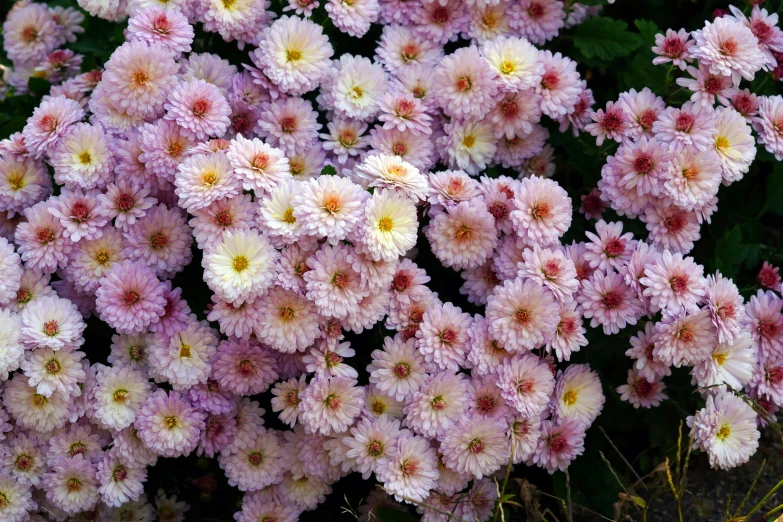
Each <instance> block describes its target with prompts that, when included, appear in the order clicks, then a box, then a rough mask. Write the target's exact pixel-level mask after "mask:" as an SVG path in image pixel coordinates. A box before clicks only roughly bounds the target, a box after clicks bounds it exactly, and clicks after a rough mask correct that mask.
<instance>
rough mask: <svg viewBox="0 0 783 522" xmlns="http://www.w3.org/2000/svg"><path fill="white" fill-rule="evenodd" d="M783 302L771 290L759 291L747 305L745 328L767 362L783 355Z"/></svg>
mask: <svg viewBox="0 0 783 522" xmlns="http://www.w3.org/2000/svg"><path fill="white" fill-rule="evenodd" d="M782 308H783V300H781V299H780V298H779V297H778V296H777V295H776V294H775V293H774V292H772V291H771V290H759V291H758V292H757V293H756V295H754V296H752V297H751V298H750V300H749V301H748V303H747V305H745V320H744V321H743V324H742V326H743V328H744V329H746V330H748V331H750V333H751V335H752V336H753V342H754V345H755V347H756V349H757V350H758V352H759V359H761V360H765V359H767V358H772V357H774V356H777V355H779V354H781V353H783V313H781V309H782Z"/></svg>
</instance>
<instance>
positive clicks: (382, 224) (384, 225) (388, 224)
mask: <svg viewBox="0 0 783 522" xmlns="http://www.w3.org/2000/svg"><path fill="white" fill-rule="evenodd" d="M393 227H394V221H392V218H390V217H387V216H384V217H382V218H381V219H379V220H378V230H380V231H381V232H391V229H392V228H393Z"/></svg>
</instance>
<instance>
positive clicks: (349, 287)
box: [304, 244, 370, 319]
mask: <svg viewBox="0 0 783 522" xmlns="http://www.w3.org/2000/svg"><path fill="white" fill-rule="evenodd" d="M352 253H353V248H351V247H349V246H347V245H343V244H338V245H336V246H334V247H332V246H329V245H324V246H322V247H321V248H320V249H319V250H318V251H316V252H315V254H313V255H312V256H310V258H309V259H307V267H309V268H310V270H307V271H306V272H305V273H304V280H305V281H306V283H307V298H308V299H310V300H311V301H313V302H314V303H315V306H316V307H317V308H318V312H319V313H320V314H321V315H324V316H326V317H335V318H338V319H342V318H345V317H347V316H348V315H351V314H354V313H356V312H357V311H358V309H359V303H360V302H361V300H362V299H364V298H365V297H367V296H368V295H370V289H369V287H368V286H367V284H366V283H365V282H364V281H362V278H361V275H360V274H359V273H358V272H357V271H356V270H354V269H353V266H352V259H351V257H352Z"/></svg>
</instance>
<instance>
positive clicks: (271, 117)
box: [255, 97, 321, 173]
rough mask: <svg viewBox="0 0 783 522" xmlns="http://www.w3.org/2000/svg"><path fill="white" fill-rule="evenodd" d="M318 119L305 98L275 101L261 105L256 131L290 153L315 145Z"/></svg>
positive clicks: (318, 127)
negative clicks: (261, 109)
mask: <svg viewBox="0 0 783 522" xmlns="http://www.w3.org/2000/svg"><path fill="white" fill-rule="evenodd" d="M317 118H318V113H317V112H315V110H313V105H312V103H310V102H309V101H308V100H305V99H303V98H299V97H290V98H286V99H284V100H283V99H280V100H274V101H272V102H270V103H267V104H264V105H263V111H262V112H261V115H260V117H259V120H258V125H257V126H256V128H255V131H256V133H257V134H258V135H259V136H260V137H261V138H264V140H265V141H266V142H267V143H268V144H269V145H271V146H273V147H277V148H278V149H281V150H282V151H284V152H285V153H286V154H287V155H289V156H290V155H292V154H295V153H297V152H302V151H306V150H308V149H310V148H311V147H312V148H315V147H316V146H317V144H318V131H319V130H320V129H321V124H320V123H318V121H317ZM289 159H290V158H289ZM319 173H320V171H319Z"/></svg>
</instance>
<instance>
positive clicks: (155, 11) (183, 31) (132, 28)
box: [128, 5, 194, 53]
mask: <svg viewBox="0 0 783 522" xmlns="http://www.w3.org/2000/svg"><path fill="white" fill-rule="evenodd" d="M193 37H194V32H193V26H191V25H190V24H189V23H188V19H187V17H186V16H185V15H184V14H182V13H181V12H180V11H178V10H176V9H169V10H165V9H164V8H162V7H158V6H155V5H152V6H148V7H144V8H142V9H140V10H138V11H136V13H134V15H133V16H132V17H131V18H130V20H128V39H129V40H141V41H144V42H147V43H151V44H159V45H161V46H162V47H164V48H166V49H169V50H170V51H173V52H175V53H187V52H190V44H191V43H192V42H193Z"/></svg>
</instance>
